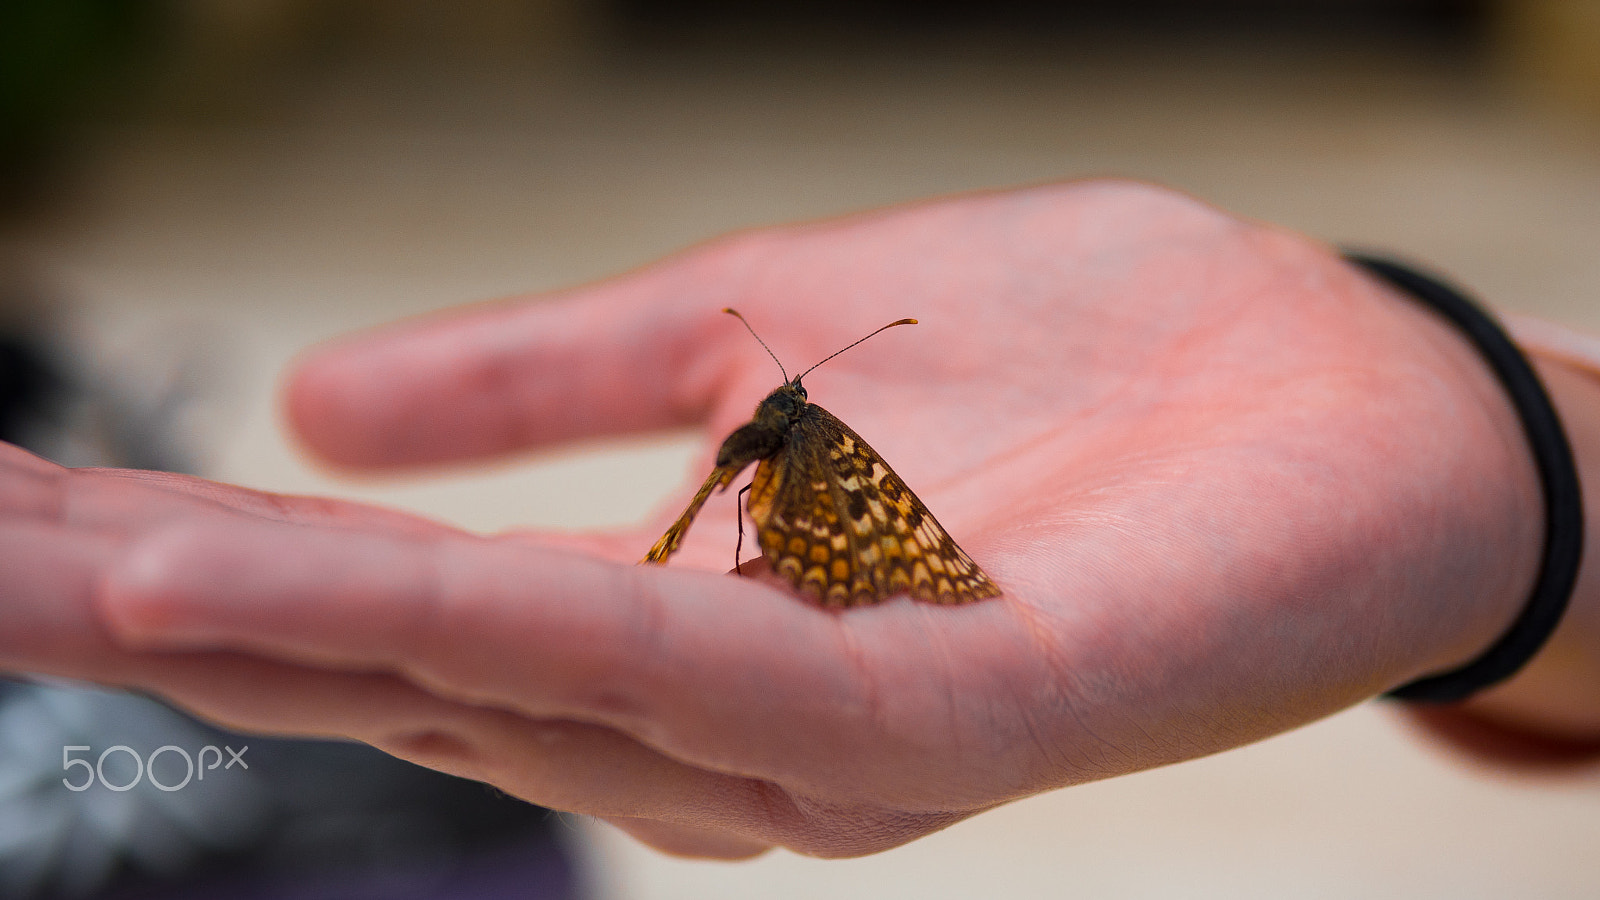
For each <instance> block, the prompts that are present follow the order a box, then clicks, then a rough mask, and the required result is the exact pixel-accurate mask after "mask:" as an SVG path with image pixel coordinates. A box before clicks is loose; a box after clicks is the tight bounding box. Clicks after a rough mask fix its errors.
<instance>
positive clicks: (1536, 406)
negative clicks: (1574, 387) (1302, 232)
mask: <svg viewBox="0 0 1600 900" xmlns="http://www.w3.org/2000/svg"><path fill="white" fill-rule="evenodd" d="M1344 256H1345V259H1347V260H1349V261H1350V262H1352V263H1355V264H1356V265H1358V266H1361V267H1362V268H1364V269H1366V270H1367V271H1368V272H1371V273H1372V274H1374V275H1377V276H1378V277H1379V278H1382V279H1383V280H1384V281H1386V282H1388V283H1389V284H1391V285H1393V286H1395V287H1397V288H1399V289H1400V290H1402V291H1404V292H1406V293H1407V294H1410V295H1411V296H1412V297H1415V298H1416V299H1418V300H1420V301H1422V302H1423V303H1424V304H1426V305H1427V306H1428V307H1429V308H1431V309H1433V310H1434V311H1435V312H1438V313H1439V314H1440V315H1442V316H1444V317H1445V318H1446V319H1449V320H1450V322H1451V323H1452V324H1454V325H1455V326H1456V328H1458V329H1460V331H1461V333H1462V334H1464V335H1466V337H1467V340H1469V341H1471V342H1472V345H1473V346H1474V347H1476V348H1478V352H1479V353H1481V354H1482V355H1483V358H1484V359H1485V360H1486V361H1487V362H1488V363H1489V367H1490V368H1492V369H1493V370H1494V374H1495V377H1496V378H1498V379H1500V383H1501V384H1502V385H1504V386H1505V389H1506V393H1508V394H1509V395H1510V396H1511V403H1512V405H1513V406H1515V407H1516V409H1517V416H1518V418H1520V419H1521V420H1522V427H1523V430H1524V431H1525V432H1526V433H1527V436H1528V445H1529V447H1530V448H1531V449H1532V450H1533V458H1534V461H1535V462H1536V463H1537V464H1538V467H1539V484H1540V486H1541V487H1542V488H1543V489H1544V510H1545V538H1544V558H1543V560H1542V564H1541V567H1540V571H1539V579H1538V581H1536V582H1534V585H1533V593H1532V595H1531V596H1529V597H1528V602H1527V605H1525V606H1524V607H1523V608H1522V613H1521V614H1520V615H1519V616H1517V619H1516V621H1515V622H1512V623H1511V627H1510V628H1508V629H1507V630H1506V632H1505V634H1503V635H1501V636H1500V639H1499V640H1497V641H1495V643H1494V644H1493V645H1492V646H1491V647H1489V649H1488V650H1486V651H1484V653H1483V655H1482V656H1479V657H1478V658H1477V659H1475V660H1473V661H1471V662H1469V663H1467V664H1466V665H1464V666H1461V667H1460V668H1457V669H1452V670H1450V671H1448V672H1441V673H1439V674H1437V675H1429V676H1426V677H1424V678H1419V679H1417V680H1416V681H1413V682H1411V683H1410V684H1404V685H1401V686H1400V687H1397V688H1395V689H1394V690H1392V691H1390V692H1389V693H1388V694H1387V696H1389V697H1392V698H1394V699H1397V700H1409V701H1412V702H1420V703H1454V702H1456V701H1458V700H1463V699H1465V698H1466V697H1468V696H1470V695H1472V694H1474V693H1476V692H1478V691H1480V690H1483V689H1484V688H1486V687H1489V686H1490V685H1493V684H1498V683H1499V682H1501V681H1504V680H1505V679H1507V678H1509V677H1511V676H1512V675H1513V674H1515V673H1516V671H1517V670H1518V669H1520V668H1522V666H1523V664H1524V663H1526V662H1527V661H1528V660H1529V659H1531V658H1532V657H1533V655H1534V654H1535V653H1538V652H1539V648H1540V647H1542V646H1544V642H1545V640H1546V639H1548V638H1549V637H1550V633H1551V632H1553V631H1555V628H1556V625H1557V623H1559V622H1560V621H1561V614H1562V613H1563V612H1565V611H1566V608H1567V601H1568V599H1570V598H1571V596H1572V588H1573V585H1574V584H1575V583H1576V582H1577V579H1578V563H1579V562H1580V561H1581V559H1582V557H1583V498H1582V495H1581V491H1580V489H1579V486H1578V470H1577V467H1576V466H1575V465H1574V464H1573V461H1572V448H1571V446H1570V445H1569V444H1568V443H1567V436H1566V433H1565V432H1564V431H1563V430H1562V428H1561V420H1560V419H1559V418H1558V417H1557V416H1556V411H1555V408H1554V407H1553V406H1552V405H1551V403H1550V397H1549V395H1547V394H1546V393H1545V390H1544V386H1543V385H1542V384H1540V383H1539V377H1538V376H1537V375H1535V374H1534V371H1533V367H1532V366H1530V365H1529V364H1528V360H1527V358H1526V357H1524V356H1523V355H1522V352H1521V351H1520V350H1518V349H1517V347H1516V345H1515V344H1513V343H1512V342H1511V338H1510V337H1508V336H1507V335H1506V333H1505V331H1504V330H1503V329H1502V328H1501V327H1500V325H1499V324H1498V323H1497V322H1496V321H1495V320H1494V319H1493V318H1492V317H1491V316H1490V315H1489V314H1488V313H1486V312H1484V311H1483V310H1482V309H1480V308H1479V307H1478V305H1477V304H1476V303H1473V302H1472V301H1471V300H1469V299H1467V298H1466V297H1465V296H1463V295H1462V294H1461V293H1460V292H1459V291H1457V290H1456V289H1455V288H1453V287H1451V286H1449V285H1447V284H1445V283H1444V282H1443V281H1440V280H1438V279H1436V278H1433V277H1431V276H1428V275H1424V274H1422V273H1420V272H1417V271H1416V270H1414V269H1411V268H1408V267H1406V266H1402V265H1400V264H1399V263H1396V262H1393V261H1392V260H1388V259H1383V258H1381V257H1377V256H1372V255H1368V254H1366V253H1361V252H1357V251H1346V252H1345V254H1344Z"/></svg>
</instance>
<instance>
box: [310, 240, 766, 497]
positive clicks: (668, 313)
mask: <svg viewBox="0 0 1600 900" xmlns="http://www.w3.org/2000/svg"><path fill="white" fill-rule="evenodd" d="M750 243H751V242H749V241H743V240H732V241H721V242H718V243H717V244H713V245H708V246H705V247H701V248H697V249H695V250H692V251H690V252H687V253H684V254H682V255H680V256H677V257H673V258H670V259H667V260H664V261H662V262H659V263H656V264H654V265H651V266H648V267H646V268H644V269H641V270H638V271H635V272H632V273H628V274H626V275H623V276H620V277H618V278H615V279H612V280H609V281H603V282H599V283H597V284H593V285H587V286H584V287H580V288H576V289H571V290H567V291H562V292H559V293H556V294H551V295H544V296H531V297H523V298H516V299H513V300H509V301H502V302H498V303H493V304H486V305H483V306H478V307H474V308H469V309H466V310H457V311H452V312H449V313H444V314H439V315H432V316H427V317H423V318H421V319H417V320H413V321H409V322H404V323H400V324H397V325H393V326H389V327H386V328H383V329H380V330H378V331H376V332H372V333H369V334H365V335H360V336H356V337H353V338H345V339H341V340H338V341H335V342H334V343H332V344H329V345H325V346H323V347H319V348H317V349H315V350H313V351H311V352H310V353H309V354H308V355H307V356H306V357H305V358H303V359H302V360H301V361H300V362H299V363H298V364H297V365H296V366H295V367H294V369H293V370H292V371H291V373H290V375H289V378H288V383H287V386H286V389H285V406H286V413H287V417H288V419H289V422H290V424H291V425H292V427H293V428H294V430H295V431H296V432H297V433H298V434H299V436H300V438H301V439H302V440H303V441H304V442H305V444H306V445H307V446H308V448H309V449H310V450H311V451H313V452H314V453H316V454H318V455H319V456H321V457H323V458H324V459H325V460H327V461H328V462H331V463H333V464H335V465H340V466H348V467H352V468H386V467H400V466H408V465H421V464H428V463H440V462H448V461H453V460H468V459H482V458H488V457H494V456H499V455H502V454H506V453H511V452H514V451H517V450H521V449H526V448H529V447H535V446H539V445H543V444H549V443H553V442H557V441H564V440H571V439H574V438H580V437H588V436H598V435H611V434H621V433H626V432H631V431H643V430H650V429H659V428H667V427H673V426H678V425H684V424H689V423H692V422H694V421H697V420H698V419H699V418H701V417H702V416H703V415H704V414H705V412H706V411H707V410H708V409H709V407H710V405H711V402H712V399H713V397H714V393H715V391H716V386H717V385H718V384H719V383H721V382H723V380H724V379H723V378H722V377H721V376H722V375H724V374H725V369H726V366H727V364H728V361H729V356H728V355H727V354H726V353H724V352H722V350H721V349H720V345H719V343H718V341H719V340H720V339H722V338H725V337H726V332H725V331H719V330H718V329H717V328H716V327H715V326H717V325H720V324H722V322H721V320H722V319H723V316H721V314H720V312H719V310H720V309H721V308H722V307H724V306H728V305H732V304H733V303H734V302H735V301H736V298H737V296H738V294H739V293H740V291H741V287H740V282H741V280H742V273H743V272H744V271H746V269H747V268H748V266H747V265H746V262H747V261H748V260H749V258H750V255H751V254H750V252H749V245H750Z"/></svg>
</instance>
